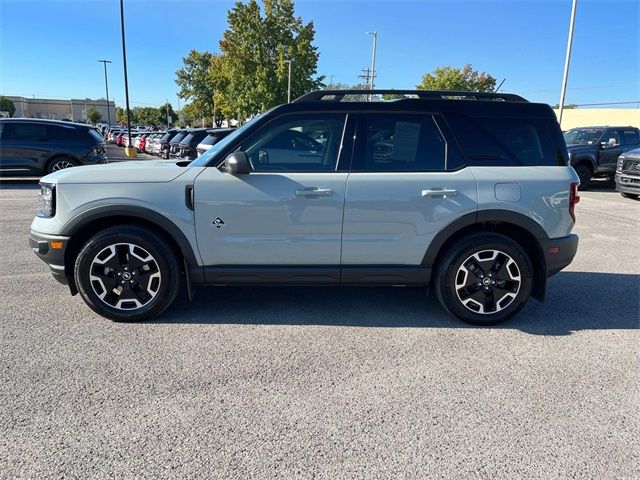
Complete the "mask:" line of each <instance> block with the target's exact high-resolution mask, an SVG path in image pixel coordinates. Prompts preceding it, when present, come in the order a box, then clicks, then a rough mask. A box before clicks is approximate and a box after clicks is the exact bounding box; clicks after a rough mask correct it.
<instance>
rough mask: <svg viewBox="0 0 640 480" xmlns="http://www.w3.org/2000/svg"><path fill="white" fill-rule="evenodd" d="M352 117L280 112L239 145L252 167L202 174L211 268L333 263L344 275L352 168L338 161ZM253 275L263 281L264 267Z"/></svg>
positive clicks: (204, 252) (199, 216)
mask: <svg viewBox="0 0 640 480" xmlns="http://www.w3.org/2000/svg"><path fill="white" fill-rule="evenodd" d="M345 121H346V115H345V114H322V113H318V114H313V113H305V114H291V115H287V116H284V117H279V118H277V119H275V120H274V121H272V122H270V123H268V124H266V125H265V126H263V127H262V128H260V130H258V131H257V132H256V133H255V134H254V135H252V136H251V137H250V138H248V139H247V140H245V141H243V142H242V145H239V146H238V148H239V149H241V150H243V151H244V152H245V153H246V154H247V156H248V158H249V161H250V162H251V165H252V169H253V171H252V172H251V173H249V174H245V175H232V174H229V173H225V172H222V171H221V170H220V169H218V168H214V167H210V168H207V169H206V170H205V171H204V172H203V173H202V174H200V175H199V176H198V178H197V179H196V182H195V185H194V200H195V204H194V208H195V218H196V234H197V240H198V247H199V249H200V254H201V256H202V259H203V262H204V264H205V265H206V266H210V267H216V266H217V267H221V266H243V265H245V266H252V267H253V266H262V267H263V268H262V272H267V269H268V268H269V267H276V266H278V267H286V266H296V267H304V266H309V267H318V266H325V267H326V266H331V267H335V269H334V270H335V271H333V270H332V272H331V278H332V279H333V280H335V281H339V265H340V243H341V235H342V214H343V206H344V195H345V187H346V181H347V176H348V172H347V171H341V170H340V169H338V168H337V166H338V157H339V156H340V152H341V145H342V141H343V133H344V130H345ZM342 150H343V151H346V152H349V153H350V151H351V149H350V148H348V149H342ZM345 155H346V153H345ZM218 270H220V271H222V270H224V271H226V272H227V273H228V272H229V269H228V268H227V269H218ZM207 272H209V273H208V274H207V279H208V280H209V281H212V282H214V283H224V280H220V279H219V278H218V277H216V269H215V268H209V269H207ZM297 274H301V273H300V269H298V272H297ZM246 275H247V276H248V278H249V277H251V275H254V277H255V280H256V282H259V281H260V275H261V273H260V269H259V268H258V269H256V272H254V273H252V272H249V271H246ZM265 275H268V272H267V273H265ZM271 275H272V277H271V278H270V280H271V281H272V282H273V281H274V278H273V275H275V274H273V272H271ZM234 278H235V277H234ZM281 279H282V280H283V281H285V280H286V278H285V277H282V278H281ZM236 280H237V279H236Z"/></svg>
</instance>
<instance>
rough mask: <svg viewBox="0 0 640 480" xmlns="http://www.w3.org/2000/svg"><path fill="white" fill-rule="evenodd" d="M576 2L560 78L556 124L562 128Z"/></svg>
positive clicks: (576, 0)
mask: <svg viewBox="0 0 640 480" xmlns="http://www.w3.org/2000/svg"><path fill="white" fill-rule="evenodd" d="M577 6H578V0H573V4H572V5H571V23H570V24H569V38H568V40H567V55H566V57H565V59H564V75H563V76H562V90H561V91H560V105H559V109H558V124H559V125H560V126H561V127H562V110H563V109H564V96H565V93H566V92H567V80H568V78H569V64H570V63H571V47H572V45H573V25H574V24H575V22H576V7H577Z"/></svg>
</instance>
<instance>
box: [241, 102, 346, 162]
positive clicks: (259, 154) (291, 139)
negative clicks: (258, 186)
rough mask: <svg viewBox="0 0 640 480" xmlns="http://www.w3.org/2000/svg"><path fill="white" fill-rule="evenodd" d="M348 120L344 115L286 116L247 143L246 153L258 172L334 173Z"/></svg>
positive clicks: (244, 147)
mask: <svg viewBox="0 0 640 480" xmlns="http://www.w3.org/2000/svg"><path fill="white" fill-rule="evenodd" d="M344 121H345V115H344V114H301V115H289V116H285V117H283V118H280V119H277V120H275V121H273V122H271V123H269V124H268V125H266V126H265V127H264V128H262V129H261V130H260V131H259V132H257V133H256V134H255V135H253V136H252V137H251V138H249V139H248V140H247V141H246V142H244V145H243V150H244V151H245V153H246V154H247V157H248V158H249V162H250V163H251V167H252V168H253V170H254V171H256V172H283V171H285V172H331V171H334V170H335V168H336V163H337V161H338V152H339V151H340V143H341V141H342V131H343V128H344Z"/></svg>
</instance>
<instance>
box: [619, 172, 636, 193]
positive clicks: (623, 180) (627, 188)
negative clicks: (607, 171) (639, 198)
mask: <svg viewBox="0 0 640 480" xmlns="http://www.w3.org/2000/svg"><path fill="white" fill-rule="evenodd" d="M616 190H617V191H619V192H622V193H631V194H635V195H640V176H637V175H626V174H624V173H616Z"/></svg>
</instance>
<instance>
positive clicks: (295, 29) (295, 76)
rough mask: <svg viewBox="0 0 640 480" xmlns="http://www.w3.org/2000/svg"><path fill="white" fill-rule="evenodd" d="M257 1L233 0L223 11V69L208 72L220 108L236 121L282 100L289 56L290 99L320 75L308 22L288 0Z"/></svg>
mask: <svg viewBox="0 0 640 480" xmlns="http://www.w3.org/2000/svg"><path fill="white" fill-rule="evenodd" d="M263 4H264V11H262V10H261V8H260V5H259V4H258V2H257V0H249V1H248V2H247V3H242V2H237V3H236V4H235V6H234V7H233V8H232V9H231V10H230V11H229V14H228V22H229V28H228V29H227V30H226V31H225V32H224V35H223V39H222V40H221V41H220V50H221V56H222V60H221V63H222V66H223V67H224V68H223V72H224V73H223V74H218V75H213V77H214V89H215V88H216V87H218V89H219V90H220V92H219V94H218V95H216V98H218V99H219V100H220V101H221V102H222V104H223V107H221V108H224V111H225V112H226V113H227V116H234V117H236V118H238V120H240V121H242V120H244V119H246V118H248V117H250V116H251V115H254V114H256V113H259V112H262V111H264V110H266V109H268V108H270V107H272V106H275V105H278V104H280V103H285V102H286V101H287V85H288V70H289V64H288V61H289V60H290V61H291V62H292V64H291V96H292V98H296V97H297V96H300V95H302V94H304V93H306V92H308V91H310V90H314V89H318V88H320V87H321V86H322V80H323V79H324V77H317V76H316V72H317V65H318V58H319V53H318V49H317V47H315V46H314V45H313V41H314V38H315V28H314V25H313V22H309V23H307V24H304V23H303V22H302V19H301V18H300V17H296V16H295V11H294V10H295V9H294V3H293V1H292V0H264V1H263ZM220 87H222V89H221V88H220Z"/></svg>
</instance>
